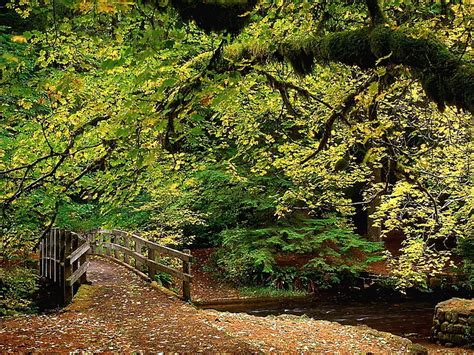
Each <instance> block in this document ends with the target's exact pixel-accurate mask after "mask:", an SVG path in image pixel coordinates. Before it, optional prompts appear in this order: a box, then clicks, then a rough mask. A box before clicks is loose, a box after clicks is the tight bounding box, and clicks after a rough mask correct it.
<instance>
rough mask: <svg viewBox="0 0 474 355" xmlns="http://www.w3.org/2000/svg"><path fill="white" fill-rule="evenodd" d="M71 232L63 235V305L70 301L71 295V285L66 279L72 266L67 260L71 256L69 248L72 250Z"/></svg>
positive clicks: (70, 272)
mask: <svg viewBox="0 0 474 355" xmlns="http://www.w3.org/2000/svg"><path fill="white" fill-rule="evenodd" d="M71 239H72V238H71V232H69V231H65V233H64V241H65V242H64V282H63V302H64V304H68V303H69V302H71V301H72V296H73V295H74V293H73V289H72V288H73V285H71V284H70V283H69V281H68V279H69V278H70V277H71V275H72V265H71V259H70V258H68V256H69V255H71V248H72V240H71Z"/></svg>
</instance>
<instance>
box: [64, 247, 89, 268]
mask: <svg viewBox="0 0 474 355" xmlns="http://www.w3.org/2000/svg"><path fill="white" fill-rule="evenodd" d="M90 248H91V246H90V244H89V242H85V243H84V244H82V245H81V246H80V247H79V248H77V249H76V250H74V251H73V252H72V253H71V255H69V256H68V258H69V259H70V261H71V263H73V262H75V261H76V260H77V259H79V258H80V257H81V256H82V255H83V254H85V253H87V252H88V251H89V249H90Z"/></svg>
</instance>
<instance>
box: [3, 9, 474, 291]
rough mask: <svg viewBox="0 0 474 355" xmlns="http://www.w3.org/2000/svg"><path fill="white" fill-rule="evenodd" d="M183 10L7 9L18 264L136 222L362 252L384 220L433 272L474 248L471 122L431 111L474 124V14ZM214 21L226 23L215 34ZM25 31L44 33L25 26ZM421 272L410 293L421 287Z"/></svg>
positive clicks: (182, 235) (12, 215) (9, 214)
mask: <svg viewBox="0 0 474 355" xmlns="http://www.w3.org/2000/svg"><path fill="white" fill-rule="evenodd" d="M94 4H96V5H97V6H94ZM171 4H172V5H174V7H177V8H178V11H175V9H174V7H170V6H168V5H167V4H166V2H163V3H162V5H163V6H161V7H157V6H156V5H155V4H142V3H137V4H134V5H130V4H128V3H120V2H119V3H109V2H107V1H99V2H97V3H92V2H88V1H82V2H80V3H74V2H73V3H62V2H60V1H55V2H54V3H53V4H52V5H54V6H49V7H48V6H46V7H44V6H43V7H40V6H37V5H38V4H36V3H24V2H22V3H21V4H20V3H18V4H16V3H13V4H12V5H9V8H8V9H7V10H5V9H2V16H3V17H2V18H8V19H10V21H9V22H8V23H9V26H10V27H8V28H7V27H2V37H1V38H2V42H1V46H2V53H5V54H3V55H2V57H1V64H0V68H1V70H2V88H1V89H0V90H2V92H1V94H2V99H1V100H2V102H1V111H0V115H1V120H2V131H1V133H0V134H1V137H2V139H1V149H2V153H3V154H2V160H1V163H0V174H1V180H0V184H1V189H0V190H1V191H2V196H1V197H0V198H1V203H2V212H3V214H2V228H3V237H4V240H5V241H6V244H4V245H8V246H9V250H12V249H13V250H14V248H12V246H13V245H15V246H16V245H21V244H22V243H23V241H24V240H23V239H21V240H20V243H18V241H19V238H18V235H20V236H22V238H23V237H24V238H25V239H27V240H28V239H31V240H32V241H33V244H34V241H35V240H36V238H37V236H38V235H39V233H38V229H41V228H43V227H48V226H50V225H51V224H52V223H53V222H55V221H56V223H62V224H63V225H67V223H68V221H70V220H74V219H78V218H80V217H81V216H84V217H86V216H87V218H88V219H89V220H88V221H87V223H84V224H83V225H82V226H81V225H76V226H75V227H76V228H90V227H92V226H97V225H109V226H113V227H115V226H117V223H122V224H123V225H125V226H127V227H129V228H141V229H143V230H147V231H148V232H152V231H160V233H164V234H168V235H169V236H174V237H173V239H175V240H178V242H182V241H185V240H189V239H190V237H192V236H197V237H198V239H199V238H201V240H202V239H206V238H207V239H208V241H209V239H212V238H213V236H215V235H217V234H219V233H220V232H222V231H223V230H225V229H226V228H227V229H229V230H234V231H235V233H236V235H237V234H239V233H240V232H239V230H240V231H241V230H242V229H246V230H250V231H252V230H253V231H261V230H266V229H265V228H267V227H271V226H270V225H271V224H272V225H274V224H278V223H283V224H284V223H291V221H294V220H296V219H297V218H296V217H305V218H309V219H313V218H321V219H324V218H333V217H334V216H336V217H337V218H339V219H340V220H341V223H343V224H344V225H348V224H350V222H351V220H352V221H354V222H355V223H354V224H355V226H356V227H358V229H359V232H360V233H363V232H364V230H363V229H364V228H363V227H362V226H361V223H360V220H361V219H363V220H366V217H367V216H366V215H367V211H366V209H367V207H368V206H370V205H371V204H372V202H373V201H380V203H378V204H375V205H373V207H375V208H374V213H372V217H371V220H372V221H374V222H375V223H377V225H379V226H380V228H381V233H382V235H388V234H390V232H393V231H394V230H399V231H403V233H404V234H405V235H406V236H407V237H408V238H409V239H410V240H411V241H415V242H416V245H417V246H421V248H418V249H417V250H421V251H422V253H424V252H427V251H428V250H431V249H433V248H434V246H433V245H434V244H435V243H434V242H439V241H441V242H442V241H443V240H445V239H446V240H447V243H449V242H450V240H452V239H463V238H466V237H467V233H468V231H469V227H468V226H469V216H470V215H471V214H472V199H470V198H469V196H470V193H469V191H470V190H469V189H470V188H471V186H472V185H471V182H470V180H469V176H470V170H469V169H470V166H471V165H472V163H470V155H471V154H470V152H472V144H471V136H470V131H469V120H470V117H471V116H470V114H469V113H467V114H464V113H462V112H456V111H454V110H453V109H452V108H451V107H449V106H448V107H446V109H445V111H444V112H439V111H438V110H437V108H436V107H435V106H434V105H433V104H432V103H431V101H433V100H434V101H435V102H436V103H437V105H438V106H439V107H441V108H442V107H443V106H444V105H446V104H447V105H457V106H458V107H460V108H462V109H464V110H465V111H472V93H473V90H472V82H473V80H470V79H471V78H472V64H471V63H470V62H469V60H470V58H469V53H470V51H471V50H472V49H471V47H470V42H469V39H470V33H471V32H470V31H469V28H470V27H469V26H471V24H470V22H469V21H472V19H471V17H470V14H469V12H468V11H469V9H468V7H466V6H461V5H454V4H450V5H449V6H448V10H447V12H443V11H441V10H442V9H441V8H439V7H437V5H436V4H433V5H429V4H423V6H421V3H418V2H404V3H401V4H397V2H396V1H395V0H394V1H386V2H385V3H384V8H383V10H384V11H383V12H382V11H381V8H380V6H378V4H377V3H376V2H372V1H369V2H367V3H362V2H361V3H359V2H346V1H340V2H339V1H338V2H327V1H311V2H309V1H292V2H273V1H261V2H259V3H258V4H255V3H254V2H252V1H234V2H232V1H230V2H225V1H210V2H209V1H206V2H189V1H184V0H183V1H172V2H171ZM189 4H193V6H191V5H189ZM233 4H234V5H235V6H236V7H233V6H234V5H233ZM188 5H189V6H188ZM367 5H368V6H369V7H367ZM10 6H12V7H13V9H10ZM183 6H184V9H185V11H184V12H183ZM200 6H202V7H200ZM209 6H213V9H214V10H215V11H214V10H213V12H209V11H203V9H204V10H208V9H209V8H208V7H209ZM367 9H370V11H367ZM415 10H416V11H415ZM13 11H16V13H15V12H13ZM216 11H224V12H225V13H228V14H230V15H229V16H224V17H222V16H215V17H204V18H203V17H202V16H203V14H209V13H217V12H216ZM28 13H30V14H33V15H34V16H33V17H34V18H35V19H36V20H37V22H32V21H20V20H18V19H19V18H21V16H26V15H27V14H28ZM345 14H349V15H348V16H345ZM383 14H386V15H385V16H384V15H383ZM368 15H371V16H369V17H368ZM216 19H218V21H217V20H216ZM222 19H224V21H222V22H221V20H222ZM183 20H185V21H183ZM190 20H191V21H190ZM214 20H216V22H215V23H214V22H213V21H214ZM234 20H235V22H233V21H234ZM206 21H208V22H206ZM226 21H230V22H233V24H231V25H230V27H229V26H228V25H227V24H226ZM196 24H197V25H199V26H201V27H204V29H205V31H201V30H200V29H199V28H198V27H197V26H196ZM430 36H431V37H430ZM440 36H442V37H443V42H444V44H442V42H441V41H440V40H439V39H436V38H437V37H440ZM447 46H449V50H448V49H447V48H448V47H447ZM413 48H416V50H412V49H413ZM454 59H455V60H454ZM287 63H290V65H291V67H292V68H293V69H295V70H296V72H297V73H298V74H297V75H295V74H294V70H291V69H290V68H289V66H288V64H287ZM301 74H304V75H303V76H301ZM418 80H419V81H420V82H421V84H422V85H421V86H420V85H419V84H418ZM341 93H343V94H341ZM425 93H426V94H427V95H428V96H429V97H426V96H425ZM453 161H454V162H456V164H452V162H453ZM377 169H379V170H378V171H379V172H380V173H381V178H380V179H379V180H374V171H375V170H377ZM207 181H212V183H215V184H217V185H218V186H219V187H220V190H221V191H220V192H222V193H217V192H216V191H215V190H213V185H212V184H207V183H206V182H207ZM228 195H229V196H230V197H229V198H228V200H226V197H225V196H228ZM206 196H211V197H209V198H208V199H207V200H206V199H204V197H206ZM213 196H215V197H216V198H215V199H214V198H212V197H213ZM217 197H219V198H217ZM218 200H219V201H221V202H218ZM163 201H169V203H163ZM224 202H225V203H224ZM227 202H228V204H226V203H227ZM377 205H378V207H377ZM71 206H73V207H71ZM223 210H224V211H232V212H235V213H233V214H234V217H229V216H230V213H229V214H225V217H226V218H221V219H219V217H220V214H222V211H223ZM91 211H92V212H91ZM117 214H119V215H121V216H133V218H132V217H130V218H128V220H127V218H126V217H124V218H120V219H119V220H117ZM170 215H172V216H173V218H169V216H170ZM354 215H355V217H354ZM97 216H100V218H99V217H97ZM262 216H263V217H262ZM96 217H97V218H96ZM94 218H96V219H94ZM167 218H168V219H167ZM150 221H153V223H150ZM179 221H182V223H178V222H179ZM114 223H115V225H114ZM203 223H204V225H203ZM229 233H232V232H227V236H228V237H232V236H231V235H230V234H229ZM256 233H257V232H256ZM249 234H253V232H252V233H249ZM257 234H258V233H257ZM239 235H241V234H239ZM411 246H412V244H409V245H408V247H411ZM412 249H413V248H412ZM425 254H426V253H425ZM411 255H413V254H411ZM416 258H418V256H417V257H416ZM420 260H421V259H420ZM440 260H441V259H440ZM416 262H417V260H415V259H413V258H411V259H410V260H409V263H408V264H406V265H408V267H409V268H413V269H412V270H414V271H415V274H416V275H415V276H416V277H415V276H414V275H413V274H409V275H408V276H404V277H405V279H408V280H411V281H413V280H415V281H416V280H419V275H420V273H417V269H416ZM404 265H405V264H404ZM413 265H415V266H413ZM411 281H410V282H411ZM416 282H418V281H416Z"/></svg>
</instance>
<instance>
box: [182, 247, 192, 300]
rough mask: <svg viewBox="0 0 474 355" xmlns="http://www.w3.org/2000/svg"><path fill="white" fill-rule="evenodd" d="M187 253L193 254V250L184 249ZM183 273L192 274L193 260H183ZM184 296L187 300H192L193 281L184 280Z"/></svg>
mask: <svg viewBox="0 0 474 355" xmlns="http://www.w3.org/2000/svg"><path fill="white" fill-rule="evenodd" d="M183 251H184V252H185V253H187V254H191V250H189V249H185V250H183ZM183 273H184V274H189V275H191V262H190V261H184V260H183ZM183 298H184V300H185V301H191V283H190V282H189V281H188V280H183Z"/></svg>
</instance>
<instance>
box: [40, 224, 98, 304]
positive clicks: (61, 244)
mask: <svg viewBox="0 0 474 355" xmlns="http://www.w3.org/2000/svg"><path fill="white" fill-rule="evenodd" d="M39 248H40V258H39V269H40V276H41V277H43V278H46V279H48V280H49V282H50V283H51V284H52V285H53V286H54V287H55V288H56V289H57V290H58V292H57V294H59V296H60V297H59V298H60V300H59V301H60V303H62V304H67V303H69V302H71V301H72V298H73V296H74V293H75V292H76V291H77V290H78V288H79V286H80V285H81V284H82V283H85V282H86V271H87V268H88V267H89V261H87V259H86V256H87V253H88V252H89V250H90V243H89V241H88V240H87V239H85V238H83V237H81V236H80V235H79V234H76V233H73V232H69V231H66V230H62V229H58V228H52V229H50V231H49V232H48V233H46V234H45V235H43V237H42V239H41V241H40V244H39Z"/></svg>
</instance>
